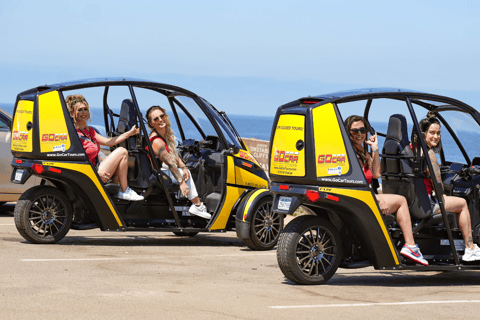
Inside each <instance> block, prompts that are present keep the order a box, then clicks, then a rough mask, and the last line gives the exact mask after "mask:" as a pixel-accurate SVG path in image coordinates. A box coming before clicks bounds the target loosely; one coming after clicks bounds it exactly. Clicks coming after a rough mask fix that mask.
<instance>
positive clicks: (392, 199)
mask: <svg viewBox="0 0 480 320" xmlns="http://www.w3.org/2000/svg"><path fill="white" fill-rule="evenodd" d="M345 127H346V128H347V131H348V133H349V134H350V139H351V140H352V143H353V147H354V149H355V153H356V154H357V157H358V161H359V162H360V165H361V166H362V170H363V172H364V174H365V178H366V179H367V183H368V184H370V183H371V182H372V180H373V178H375V179H378V178H380V177H381V168H380V156H379V152H378V139H377V134H376V133H375V135H373V136H371V137H370V138H369V139H367V132H369V127H368V123H367V121H365V119H364V118H363V117H361V116H357V115H353V116H350V117H348V118H347V119H346V120H345ZM368 146H370V147H371V150H372V154H371V155H370V153H368ZM375 197H376V198H377V202H378V206H379V207H380V210H381V211H382V213H383V214H384V215H387V214H394V215H396V216H397V223H398V225H399V226H400V229H402V233H403V237H404V239H405V245H404V246H403V248H402V250H401V251H400V254H401V255H403V256H405V257H407V258H409V259H411V260H413V261H415V262H418V263H420V264H423V265H425V266H427V265H428V261H427V260H425V259H424V258H423V255H422V253H421V252H420V248H419V247H418V245H416V244H415V240H414V239H413V231H412V221H411V219H410V212H409V211H408V204H407V199H405V197H403V196H401V195H397V194H376V195H375Z"/></svg>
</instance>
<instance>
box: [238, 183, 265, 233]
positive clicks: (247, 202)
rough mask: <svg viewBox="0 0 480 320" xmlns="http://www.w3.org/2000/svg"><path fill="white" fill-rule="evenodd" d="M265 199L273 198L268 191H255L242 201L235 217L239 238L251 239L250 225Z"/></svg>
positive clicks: (250, 192)
mask: <svg viewBox="0 0 480 320" xmlns="http://www.w3.org/2000/svg"><path fill="white" fill-rule="evenodd" d="M265 197H270V198H272V194H271V193H270V191H269V190H268V189H254V190H251V191H249V192H248V193H247V194H246V195H245V197H243V199H242V200H241V202H240V204H239V206H238V208H237V212H236V215H235V229H236V231H237V237H239V238H240V239H246V238H249V237H250V224H251V219H252V214H253V210H254V209H255V206H256V205H257V203H258V202H259V201H260V200H262V199H264V198H265Z"/></svg>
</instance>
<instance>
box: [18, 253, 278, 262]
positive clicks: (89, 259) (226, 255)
mask: <svg viewBox="0 0 480 320" xmlns="http://www.w3.org/2000/svg"><path fill="white" fill-rule="evenodd" d="M275 254H276V253H275V252H273V253H250V254H217V255H201V256H189V258H205V257H206V258H214V257H247V256H268V255H275ZM171 257H172V256H168V257H166V256H160V257H159V256H156V257H145V258H139V257H132V258H114V257H112V258H71V259H20V261H25V262H46V261H48V262H55V261H108V260H148V259H165V258H171ZM183 258H185V257H183Z"/></svg>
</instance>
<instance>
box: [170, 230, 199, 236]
mask: <svg viewBox="0 0 480 320" xmlns="http://www.w3.org/2000/svg"><path fill="white" fill-rule="evenodd" d="M173 234H174V235H176V236H179V237H195V236H196V235H197V234H198V232H185V231H183V232H180V231H174V232H173Z"/></svg>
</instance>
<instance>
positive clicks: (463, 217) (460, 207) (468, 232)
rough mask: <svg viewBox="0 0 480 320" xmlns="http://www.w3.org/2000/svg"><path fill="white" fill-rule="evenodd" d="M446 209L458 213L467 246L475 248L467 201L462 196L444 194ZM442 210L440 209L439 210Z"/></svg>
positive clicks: (459, 224)
mask: <svg viewBox="0 0 480 320" xmlns="http://www.w3.org/2000/svg"><path fill="white" fill-rule="evenodd" d="M444 203H445V210H446V211H448V212H453V213H456V214H457V221H458V226H459V227H460V231H462V235H463V239H464V240H465V246H466V247H467V248H469V249H473V248H474V246H473V239H472V221H471V220H470V212H469V211H468V206H467V201H466V200H465V199H463V198H460V197H452V196H444ZM437 212H440V209H439V210H438V211H437Z"/></svg>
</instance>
